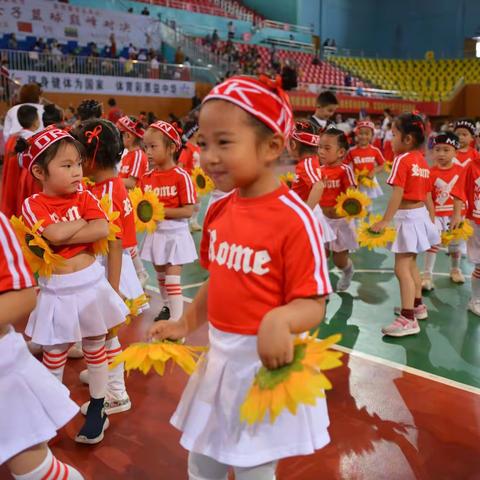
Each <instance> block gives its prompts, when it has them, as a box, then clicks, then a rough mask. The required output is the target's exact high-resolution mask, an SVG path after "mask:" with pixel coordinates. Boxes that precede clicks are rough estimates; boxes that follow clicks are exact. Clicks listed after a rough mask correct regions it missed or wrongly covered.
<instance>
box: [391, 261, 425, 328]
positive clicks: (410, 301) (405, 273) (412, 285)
mask: <svg viewBox="0 0 480 480" xmlns="http://www.w3.org/2000/svg"><path fill="white" fill-rule="evenodd" d="M412 258H413V255H412V254H410V253H397V254H395V275H396V277H397V279H398V283H399V285H400V298H401V303H402V315H403V316H404V317H406V318H408V319H409V320H413V319H414V315H413V309H414V305H415V293H416V291H417V286H416V282H415V278H414V276H413V265H412ZM417 271H418V269H417ZM420 288H421V287H420Z"/></svg>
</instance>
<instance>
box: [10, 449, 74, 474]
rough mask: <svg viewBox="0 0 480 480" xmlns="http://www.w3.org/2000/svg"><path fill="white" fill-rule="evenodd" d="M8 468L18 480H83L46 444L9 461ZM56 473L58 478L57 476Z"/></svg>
mask: <svg viewBox="0 0 480 480" xmlns="http://www.w3.org/2000/svg"><path fill="white" fill-rule="evenodd" d="M7 466H8V468H9V470H10V473H11V474H12V476H13V478H15V479H17V480H45V479H48V480H50V479H53V478H62V479H65V480H83V476H82V475H81V474H80V472H78V471H77V470H75V469H74V468H73V467H71V466H70V465H67V464H65V463H62V462H60V461H59V460H58V459H57V458H56V457H55V456H54V455H53V454H52V452H51V450H50V449H49V448H48V447H47V444H46V443H41V444H39V445H35V446H34V447H31V448H29V449H28V450H25V451H23V452H21V453H19V454H18V455H15V456H14V457H13V458H11V459H10V460H8V462H7ZM55 472H56V476H55Z"/></svg>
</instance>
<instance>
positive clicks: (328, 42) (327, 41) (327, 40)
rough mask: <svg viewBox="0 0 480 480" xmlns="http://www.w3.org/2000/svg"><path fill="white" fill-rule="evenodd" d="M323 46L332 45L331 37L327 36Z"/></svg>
mask: <svg viewBox="0 0 480 480" xmlns="http://www.w3.org/2000/svg"><path fill="white" fill-rule="evenodd" d="M323 46H324V47H329V46H330V39H329V38H327V39H326V40H325V41H324V42H323Z"/></svg>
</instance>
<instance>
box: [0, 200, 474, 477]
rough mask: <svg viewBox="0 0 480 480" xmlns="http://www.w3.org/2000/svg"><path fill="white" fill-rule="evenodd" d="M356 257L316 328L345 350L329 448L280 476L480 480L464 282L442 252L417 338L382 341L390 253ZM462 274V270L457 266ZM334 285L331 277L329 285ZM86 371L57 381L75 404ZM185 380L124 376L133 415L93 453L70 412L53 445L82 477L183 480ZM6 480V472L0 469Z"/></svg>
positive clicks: (190, 287) (146, 319)
mask: <svg viewBox="0 0 480 480" xmlns="http://www.w3.org/2000/svg"><path fill="white" fill-rule="evenodd" d="M387 193H388V192H387ZM203 203H204V206H205V203H206V199H204V202H203ZM385 203H386V199H383V200H382V201H380V202H379V203H378V205H377V206H376V208H375V210H378V211H380V210H382V209H383V207H384V205H385ZM195 237H196V240H198V239H199V238H200V234H195ZM353 260H354V264H355V267H356V274H355V276H354V282H353V284H352V286H351V288H350V289H349V291H348V292H345V293H342V294H334V295H332V296H331V301H330V303H329V305H328V310H327V316H326V319H325V322H324V323H323V325H322V326H321V329H320V335H321V336H326V335H330V334H332V333H337V332H340V333H342V334H343V339H342V342H341V345H340V346H339V347H338V348H339V349H340V350H342V351H344V352H345V355H344V358H343V361H344V365H343V366H342V367H341V368H338V369H336V370H333V371H331V372H329V377H330V379H331V380H332V382H333V385H334V389H333V390H332V391H331V392H329V393H328V396H327V398H328V404H329V413H330V419H331V426H330V435H331V438H332V441H331V443H330V445H328V446H327V447H326V448H324V449H323V450H321V451H319V452H317V453H316V454H314V455H311V456H308V457H299V458H291V459H288V460H285V461H282V462H281V463H280V466H279V471H278V475H277V478H278V480H318V479H327V480H330V479H368V480H376V479H388V480H404V479H425V480H426V479H435V480H437V479H455V480H456V479H468V480H475V479H480V318H479V317H476V316H474V315H473V314H470V313H467V312H466V304H467V301H468V298H469V290H470V282H469V280H467V283H466V284H465V285H463V286H460V287H459V286H454V285H453V284H451V283H450V279H449V277H448V271H449V268H448V257H447V256H446V255H445V254H443V253H441V254H439V258H438V261H437V265H436V272H438V273H437V274H436V275H435V283H436V287H437V288H436V289H435V290H434V291H433V292H432V293H431V294H430V295H428V296H427V297H426V303H427V305H428V307H429V309H430V318H429V319H428V320H427V321H424V322H422V323H421V327H422V331H421V333H420V334H419V335H417V336H414V337H407V338H403V339H387V338H382V336H381V333H380V328H381V326H382V325H385V324H387V323H389V322H390V321H391V320H392V319H393V307H394V306H395V305H396V304H398V300H399V294H398V285H397V282H396V280H395V278H394V275H393V272H392V267H393V256H392V255H391V254H390V253H389V252H387V251H384V250H381V251H375V252H369V251H367V250H363V249H362V250H359V251H358V253H356V254H354V256H353ZM463 268H464V271H465V272H466V273H470V271H471V267H470V265H469V264H468V262H467V261H466V260H464V261H463ZM205 278H206V274H205V272H204V271H202V270H201V268H200V267H199V265H198V264H197V263H196V264H194V265H191V266H188V267H187V268H185V271H184V274H183V277H182V284H183V286H184V296H185V301H186V302H189V301H190V299H191V298H193V296H194V295H195V292H196V291H197V289H198V287H199V285H200V284H201V283H202V282H203V281H204V280H205ZM336 279H337V275H336V274H335V273H334V272H333V273H332V281H333V283H334V284H335V282H336ZM155 290H156V286H155V282H154V277H153V275H152V280H151V284H150V287H149V290H148V293H149V294H150V295H151V296H152V309H151V311H150V312H147V313H146V314H145V315H144V316H143V318H139V319H137V320H136V321H135V322H134V323H133V324H132V325H131V326H129V327H126V328H124V329H123V330H122V331H121V334H120V336H121V340H122V343H123V344H124V345H127V344H128V343H130V342H132V341H138V340H142V339H143V338H144V337H145V332H146V330H147V329H148V326H149V325H150V324H151V319H152V317H153V316H154V314H156V313H157V311H158V309H159V306H158V295H157V293H156V292H155ZM206 338H207V336H206V327H204V328H202V329H201V330H199V331H198V332H196V333H195V334H193V335H192V336H191V337H190V338H189V339H188V343H190V344H194V345H204V344H205V343H206ZM83 365H84V363H83V360H70V361H69V364H67V369H66V374H65V383H66V384H67V386H68V387H69V388H71V391H72V397H73V398H74V400H76V401H78V402H79V403H81V402H83V401H85V400H86V399H87V398H88V389H87V388H86V387H85V386H82V385H81V384H80V382H79V380H78V373H79V372H80V370H82V368H83ZM185 382H186V376H185V375H184V374H183V373H182V372H181V371H180V370H178V369H174V370H173V371H172V372H169V373H167V374H166V375H165V376H164V377H158V376H156V375H155V374H154V373H150V374H149V375H148V376H147V377H144V376H143V375H142V374H140V373H137V372H133V373H132V374H131V375H130V377H129V378H128V379H127V386H128V391H129V394H130V396H131V399H132V403H133V408H132V410H131V411H129V412H126V413H123V414H119V415H114V416H112V417H111V418H110V420H111V426H110V429H109V430H108V431H107V433H106V437H105V440H104V441H103V442H102V443H101V444H100V445H98V446H96V447H86V446H80V445H78V444H76V443H75V442H74V441H73V437H74V436H75V434H76V433H77V431H78V429H79V428H80V426H81V423H82V419H81V418H79V416H78V417H76V418H75V419H74V420H73V421H72V422H71V423H70V424H69V425H68V426H67V427H66V428H65V429H64V430H62V431H61V432H60V435H59V436H58V437H57V438H56V439H55V440H54V441H52V443H51V446H52V447H53V448H54V450H55V452H56V454H57V455H58V456H59V458H60V459H61V460H63V461H66V462H69V463H71V464H74V465H76V466H77V467H78V468H79V469H80V470H81V471H82V472H83V473H84V475H85V478H87V479H89V480H90V479H95V480H114V479H115V480H116V479H122V478H129V479H134V478H135V479H139V480H143V479H145V480H147V479H148V480H150V479H152V480H153V479H159V480H184V479H186V478H187V475H186V459H187V454H186V452H185V451H184V450H183V449H182V448H181V447H180V445H179V443H178V439H179V433H178V432H177V431H176V430H175V429H174V428H173V427H171V426H170V425H169V418H170V416H171V414H172V413H173V411H174V409H175V406H176V403H177V401H178V399H179V397H180V394H181V392H182V389H183V386H184V385H185ZM3 478H8V475H7V474H6V472H5V470H2V469H1V468H0V479H3Z"/></svg>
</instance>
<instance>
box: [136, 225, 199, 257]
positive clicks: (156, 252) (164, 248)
mask: <svg viewBox="0 0 480 480" xmlns="http://www.w3.org/2000/svg"><path fill="white" fill-rule="evenodd" d="M140 257H141V259H142V260H146V261H147V262H151V263H153V264H154V265H169V264H170V265H186V264H187V263H192V262H194V261H195V260H196V259H197V258H198V255H197V250H196V248H195V242H194V241H193V238H192V234H191V233H190V230H189V228H188V222H185V223H179V225H178V227H175V228H169V229H161V225H160V226H159V228H158V229H157V230H156V231H155V232H154V233H152V234H150V235H147V236H146V238H145V242H144V243H143V246H142V250H141V252H140Z"/></svg>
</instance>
